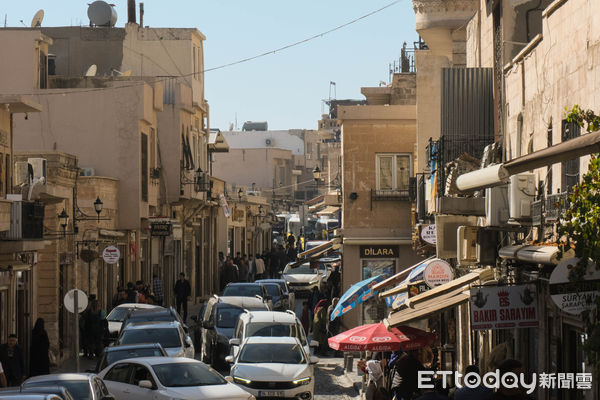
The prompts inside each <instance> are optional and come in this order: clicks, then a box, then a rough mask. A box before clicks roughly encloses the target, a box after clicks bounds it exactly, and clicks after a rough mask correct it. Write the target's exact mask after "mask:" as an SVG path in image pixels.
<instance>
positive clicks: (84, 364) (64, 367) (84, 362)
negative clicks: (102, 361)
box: [50, 357, 98, 374]
mask: <svg viewBox="0 0 600 400" xmlns="http://www.w3.org/2000/svg"><path fill="white" fill-rule="evenodd" d="M97 361H98V358H94V359H92V360H90V359H88V358H85V357H79V372H86V371H87V370H93V369H95V368H96V362H97ZM76 371H77V368H76V362H75V357H71V358H67V359H65V360H63V362H62V364H61V365H60V366H59V367H50V373H51V374H64V373H69V372H76Z"/></svg>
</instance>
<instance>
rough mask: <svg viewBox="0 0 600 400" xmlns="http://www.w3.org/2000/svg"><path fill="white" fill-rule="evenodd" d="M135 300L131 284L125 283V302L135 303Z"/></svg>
mask: <svg viewBox="0 0 600 400" xmlns="http://www.w3.org/2000/svg"><path fill="white" fill-rule="evenodd" d="M136 300H137V292H136V290H135V286H134V285H133V282H127V302H128V303H135V302H136Z"/></svg>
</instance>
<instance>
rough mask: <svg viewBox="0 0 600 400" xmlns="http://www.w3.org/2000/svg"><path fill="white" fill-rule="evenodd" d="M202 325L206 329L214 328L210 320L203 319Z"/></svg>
mask: <svg viewBox="0 0 600 400" xmlns="http://www.w3.org/2000/svg"><path fill="white" fill-rule="evenodd" d="M202 327H203V328H204V329H212V328H213V324H211V322H210V321H202Z"/></svg>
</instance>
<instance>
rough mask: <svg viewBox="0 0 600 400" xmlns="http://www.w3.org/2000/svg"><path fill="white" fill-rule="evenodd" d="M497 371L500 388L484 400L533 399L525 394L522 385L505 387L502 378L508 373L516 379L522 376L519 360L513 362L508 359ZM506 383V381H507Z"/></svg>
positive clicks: (521, 365)
mask: <svg viewBox="0 0 600 400" xmlns="http://www.w3.org/2000/svg"><path fill="white" fill-rule="evenodd" d="M498 370H499V372H500V381H501V384H500V387H499V388H497V389H496V391H495V392H494V393H492V394H491V395H490V396H489V397H487V399H486V400H531V399H533V398H532V397H531V396H529V395H527V393H525V390H524V388H523V386H522V385H519V384H517V385H510V386H507V385H505V384H506V383H510V382H505V381H504V379H503V377H505V376H506V374H508V373H513V374H515V375H516V376H517V377H521V376H522V375H521V374H523V364H522V363H521V361H519V360H515V359H512V358H508V359H506V360H504V361H502V362H501V363H500V365H499V366H498ZM507 381H508V380H507Z"/></svg>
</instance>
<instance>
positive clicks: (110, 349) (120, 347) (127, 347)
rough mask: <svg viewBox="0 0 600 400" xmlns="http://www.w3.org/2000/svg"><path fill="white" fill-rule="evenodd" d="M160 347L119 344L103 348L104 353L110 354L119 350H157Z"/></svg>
mask: <svg viewBox="0 0 600 400" xmlns="http://www.w3.org/2000/svg"><path fill="white" fill-rule="evenodd" d="M161 347H162V346H161V345H160V343H134V344H120V345H117V346H109V347H105V348H104V352H105V353H110V352H113V351H119V350H131V349H159V348H161Z"/></svg>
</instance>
